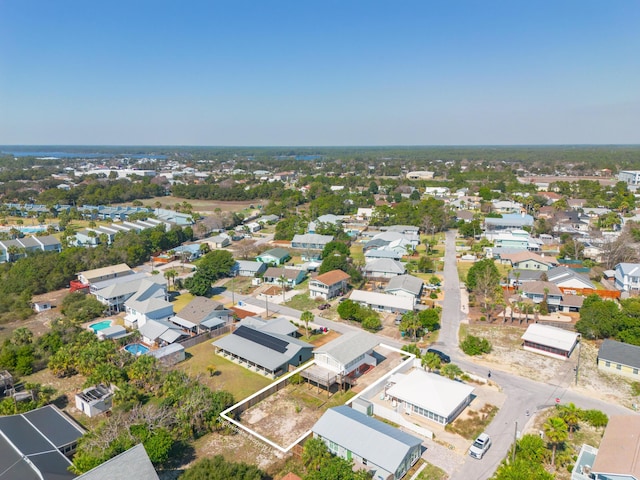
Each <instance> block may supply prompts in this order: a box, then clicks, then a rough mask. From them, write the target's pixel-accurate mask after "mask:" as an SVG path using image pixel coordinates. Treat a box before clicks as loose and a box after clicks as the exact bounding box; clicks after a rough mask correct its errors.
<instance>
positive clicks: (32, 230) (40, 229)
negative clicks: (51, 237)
mask: <svg viewBox="0 0 640 480" xmlns="http://www.w3.org/2000/svg"><path fill="white" fill-rule="evenodd" d="M46 229H47V227H46V226H44V225H43V226H39V227H18V230H20V231H21V232H22V233H38V232H43V231H45V230H46Z"/></svg>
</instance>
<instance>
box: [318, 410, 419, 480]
mask: <svg viewBox="0 0 640 480" xmlns="http://www.w3.org/2000/svg"><path fill="white" fill-rule="evenodd" d="M312 431H313V432H314V433H316V434H318V435H320V436H321V437H323V438H326V439H329V440H331V441H332V442H335V443H337V444H338V445H340V446H342V447H345V448H346V449H347V450H349V451H351V452H353V453H354V454H356V455H357V456H359V457H362V458H366V459H367V460H369V461H370V462H371V463H373V464H375V465H378V466H380V467H382V468H383V469H385V470H386V471H388V472H394V473H395V471H396V470H397V469H398V467H399V466H400V464H401V463H402V461H403V460H404V459H405V457H406V455H407V453H408V452H409V451H410V450H411V449H412V448H414V447H417V446H419V445H421V444H422V440H421V439H419V438H417V437H414V436H413V435H409V434H408V433H405V432H403V431H402V430H399V429H397V428H395V427H392V426H391V425H388V424H386V423H383V422H381V421H380V420H376V419H375V418H372V417H369V416H367V415H365V414H364V413H360V412H358V411H356V410H354V409H352V408H350V407H347V406H346V405H342V406H340V407H335V408H330V409H329V410H327V411H326V412H325V413H324V415H322V417H320V420H318V421H317V422H316V424H315V425H314V426H313V428H312Z"/></svg>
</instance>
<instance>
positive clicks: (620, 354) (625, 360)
mask: <svg viewBox="0 0 640 480" xmlns="http://www.w3.org/2000/svg"><path fill="white" fill-rule="evenodd" d="M598 358H599V359H602V360H609V361H611V362H615V363H619V364H621V365H628V366H629V367H633V368H640V347H638V346H636V345H630V344H628V343H623V342H617V341H615V340H609V339H606V340H605V341H603V342H602V345H601V346H600V350H598Z"/></svg>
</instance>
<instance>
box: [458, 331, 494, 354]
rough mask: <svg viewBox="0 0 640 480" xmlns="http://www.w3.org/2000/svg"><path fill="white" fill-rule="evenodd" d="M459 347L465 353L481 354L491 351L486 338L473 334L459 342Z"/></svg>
mask: <svg viewBox="0 0 640 480" xmlns="http://www.w3.org/2000/svg"><path fill="white" fill-rule="evenodd" d="M460 348H461V349H462V351H463V352H464V353H466V354H467V355H471V356H474V355H482V354H483V353H489V352H491V344H490V343H489V340H487V339H486V338H480V337H474V336H473V335H468V336H467V338H465V339H464V340H463V341H462V342H461V343H460Z"/></svg>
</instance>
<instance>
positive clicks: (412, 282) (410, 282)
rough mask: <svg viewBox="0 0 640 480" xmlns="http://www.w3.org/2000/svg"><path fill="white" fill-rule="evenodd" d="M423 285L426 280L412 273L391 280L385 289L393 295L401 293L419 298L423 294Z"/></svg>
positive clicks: (404, 295) (401, 294)
mask: <svg viewBox="0 0 640 480" xmlns="http://www.w3.org/2000/svg"><path fill="white" fill-rule="evenodd" d="M423 287H424V282H423V281H422V280H421V279H419V278H418V277H414V276H412V275H398V276H396V277H393V278H392V279H391V280H389V283H388V284H387V288H385V289H384V291H385V292H386V293H390V294H391V295H399V296H401V297H409V298H413V299H415V300H418V299H420V297H421V296H422V288H423Z"/></svg>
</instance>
